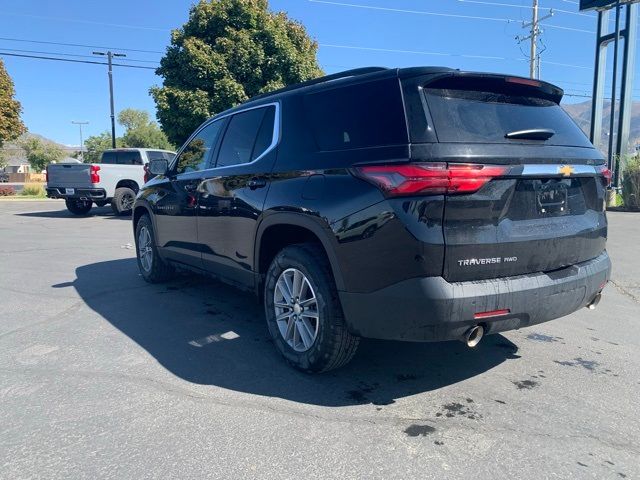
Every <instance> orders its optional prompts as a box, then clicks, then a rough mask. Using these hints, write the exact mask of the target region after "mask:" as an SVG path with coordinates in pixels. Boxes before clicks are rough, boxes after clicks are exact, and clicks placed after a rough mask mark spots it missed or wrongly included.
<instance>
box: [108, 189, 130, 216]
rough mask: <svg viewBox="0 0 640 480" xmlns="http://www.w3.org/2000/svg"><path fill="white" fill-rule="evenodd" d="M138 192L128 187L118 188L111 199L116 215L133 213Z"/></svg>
mask: <svg viewBox="0 0 640 480" xmlns="http://www.w3.org/2000/svg"><path fill="white" fill-rule="evenodd" d="M135 201H136V192H134V191H133V190H132V189H130V188H128V187H120V188H116V191H115V193H114V194H113V198H112V199H111V209H112V210H113V213H115V214H116V215H131V210H132V208H133V203H134V202H135Z"/></svg>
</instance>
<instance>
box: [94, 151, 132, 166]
mask: <svg viewBox="0 0 640 480" xmlns="http://www.w3.org/2000/svg"><path fill="white" fill-rule="evenodd" d="M100 163H103V164H112V165H115V164H117V165H142V156H141V155H140V152H137V151H131V152H127V151H123V152H114V151H110V152H104V153H103V154H102V158H101V159H100Z"/></svg>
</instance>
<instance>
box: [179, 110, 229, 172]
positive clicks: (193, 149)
mask: <svg viewBox="0 0 640 480" xmlns="http://www.w3.org/2000/svg"><path fill="white" fill-rule="evenodd" d="M223 124H224V122H223V121H221V120H218V121H216V122H213V123H210V124H209V125H207V126H206V127H204V128H203V129H202V130H200V131H199V132H198V134H197V135H196V136H195V137H193V138H192V139H191V140H190V141H189V143H188V144H187V145H186V146H185V148H184V149H183V150H182V152H181V153H180V155H179V156H178V160H177V162H176V167H175V170H176V173H187V172H194V171H197V170H204V169H205V168H207V162H208V160H209V156H210V152H211V150H213V149H214V148H215V146H216V142H217V140H218V137H219V136H220V133H221V130H222V126H223Z"/></svg>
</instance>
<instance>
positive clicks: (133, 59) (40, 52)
mask: <svg viewBox="0 0 640 480" xmlns="http://www.w3.org/2000/svg"><path fill="white" fill-rule="evenodd" d="M0 49H2V50H6V51H8V52H20V53H38V54H43V55H59V56H63V57H77V58H94V57H93V56H91V55H79V54H75V53H63V52H43V51H40V50H19V49H15V48H5V47H0ZM125 61H127V62H140V63H155V64H156V65H159V64H160V63H159V62H157V61H153V60H141V59H137V58H127V59H126V60H125Z"/></svg>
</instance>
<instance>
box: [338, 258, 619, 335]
mask: <svg viewBox="0 0 640 480" xmlns="http://www.w3.org/2000/svg"><path fill="white" fill-rule="evenodd" d="M610 274H611V261H610V260H609V256H608V255H607V253H606V252H604V253H602V254H601V255H600V256H598V257H596V258H594V259H593V260H589V261H587V262H583V263H580V264H577V265H573V266H571V267H567V268H564V269H562V270H557V271H554V272H550V273H536V274H531V275H519V276H515V277H507V278H497V279H489V280H480V281H473V282H458V283H449V282H447V281H446V280H444V279H443V278H442V277H425V278H414V279H410V280H405V281H402V282H400V283H397V284H395V285H391V286H389V287H386V288H383V289H381V290H378V291H375V292H372V293H347V292H340V300H341V302H342V308H343V310H344V314H345V319H346V321H347V325H348V327H349V330H350V331H351V332H352V333H354V334H356V335H359V336H362V337H367V338H379V339H385V340H405V341H417V342H428V341H441V340H454V339H460V338H462V336H463V335H464V333H465V332H466V331H467V330H468V329H469V327H471V326H473V325H476V324H483V325H484V326H485V332H486V333H497V332H503V331H507V330H514V329H517V328H522V327H527V326H530V325H535V324H537V323H542V322H546V321H549V320H553V319H554V318H559V317H563V316H565V315H568V314H570V313H572V312H575V311H576V310H578V309H580V308H582V307H585V306H586V305H588V304H589V303H590V302H591V300H593V298H594V297H595V296H596V294H597V293H598V292H600V290H602V287H603V285H604V284H605V283H606V282H607V281H608V280H609V276H610ZM506 309H508V310H509V313H508V314H506V315H503V316H499V317H490V318H484V319H482V320H476V319H474V314H476V313H480V312H488V311H495V310H506Z"/></svg>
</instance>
